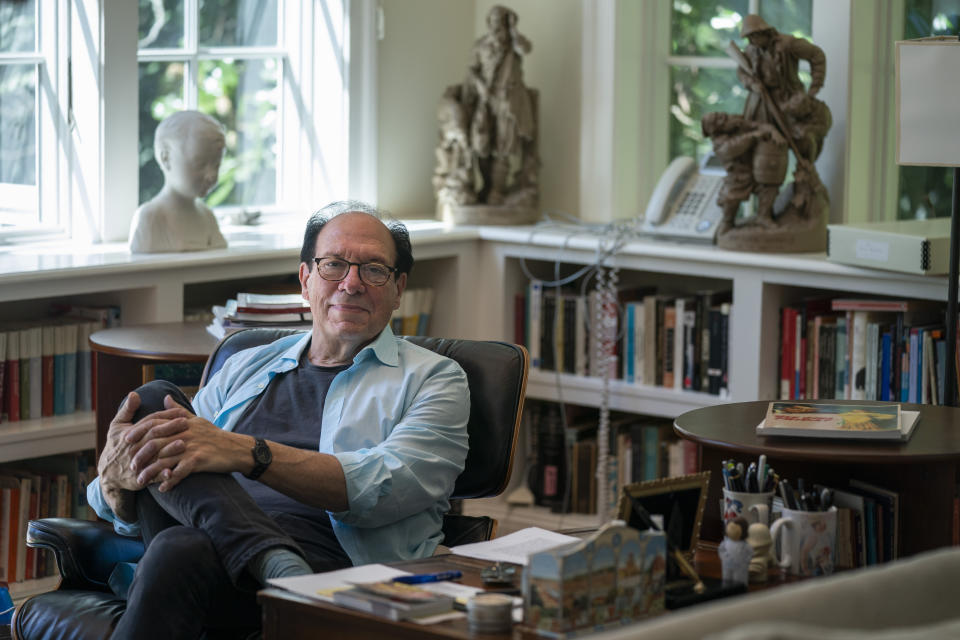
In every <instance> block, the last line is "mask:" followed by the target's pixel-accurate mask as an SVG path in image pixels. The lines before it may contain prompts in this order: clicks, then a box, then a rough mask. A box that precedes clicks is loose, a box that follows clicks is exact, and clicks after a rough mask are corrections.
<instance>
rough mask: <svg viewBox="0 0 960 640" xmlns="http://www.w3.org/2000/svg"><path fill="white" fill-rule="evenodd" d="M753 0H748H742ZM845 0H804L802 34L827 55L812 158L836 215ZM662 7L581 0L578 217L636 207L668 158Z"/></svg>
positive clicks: (841, 172) (607, 217) (627, 213)
mask: <svg viewBox="0 0 960 640" xmlns="http://www.w3.org/2000/svg"><path fill="white" fill-rule="evenodd" d="M755 4H756V0H751V6H755ZM854 4H855V3H853V1H852V0H813V6H812V9H813V24H812V34H811V35H812V37H813V41H814V43H816V44H817V45H818V46H819V47H820V48H822V49H823V50H824V53H825V54H826V57H827V77H826V82H825V84H824V87H823V89H822V90H821V91H820V93H819V95H818V97H819V98H820V99H821V100H824V101H825V102H826V103H827V104H828V105H829V106H830V110H831V113H832V116H833V126H832V127H831V129H830V132H829V133H828V134H827V143H826V145H825V147H824V150H823V152H822V153H821V155H820V158H819V159H818V160H817V170H818V172H819V174H820V178H821V179H822V180H823V182H824V184H825V185H826V187H827V190H828V193H829V194H830V201H831V206H830V210H831V213H830V220H831V221H841V220H843V219H844V209H845V203H846V201H847V200H848V197H847V194H846V185H847V176H846V174H847V158H848V156H849V150H848V148H849V141H848V140H847V114H848V109H849V82H848V79H849V76H850V71H849V69H850V66H851V64H850V53H849V43H850V38H851V31H852V28H851V25H852V24H853V22H852V11H853V5H854ZM859 4H862V3H859ZM878 4H879V3H878ZM671 10H672V3H670V2H657V1H655V0H651V1H648V2H633V1H632V0H598V1H597V2H585V3H583V32H582V42H583V56H582V65H583V66H582V68H583V74H582V77H583V78H584V87H583V92H582V96H581V128H582V129H581V130H582V138H581V189H580V217H581V219H583V220H584V221H587V222H609V221H611V220H614V219H618V218H620V219H622V218H632V217H635V216H637V215H641V214H642V213H643V210H644V208H645V206H646V202H647V199H648V198H649V197H650V194H651V193H652V192H653V188H654V186H655V185H656V183H657V180H658V178H659V177H660V174H661V173H662V172H663V170H664V169H665V168H666V166H667V164H669V161H670V160H671V158H669V127H668V126H667V125H668V118H669V108H670V86H669V82H670V65H671V57H670V55H669V53H670V51H669V48H670V12H671ZM688 60H689V59H688ZM611 96H612V99H611ZM587 138H589V140H587Z"/></svg>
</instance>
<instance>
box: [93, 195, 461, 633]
mask: <svg viewBox="0 0 960 640" xmlns="http://www.w3.org/2000/svg"><path fill="white" fill-rule="evenodd" d="M412 266H413V256H412V253H411V248H410V238H409V235H408V233H407V230H406V228H405V227H404V226H403V225H402V224H401V223H399V222H391V223H390V224H389V226H387V225H386V224H384V222H382V221H381V216H380V214H378V213H377V211H376V210H375V209H373V208H371V207H369V206H367V205H363V204H360V203H356V202H341V203H334V204H332V205H329V206H327V207H325V208H324V209H322V210H321V211H319V212H318V213H316V214H314V216H313V217H311V219H310V221H309V222H308V223H307V229H306V233H305V235H304V242H303V248H302V249H301V254H300V272H299V277H300V283H301V287H302V294H303V297H304V298H305V299H306V300H308V301H309V303H310V309H311V312H312V315H313V328H312V331H311V332H309V333H304V334H297V335H292V336H287V337H285V338H281V339H279V340H276V341H275V342H273V343H271V344H268V345H264V346H261V347H256V348H252V349H248V350H245V351H241V352H239V353H237V354H235V355H233V356H232V357H231V358H230V359H229V360H227V362H226V363H224V365H223V367H222V369H221V370H220V371H219V372H218V373H217V374H216V375H215V376H213V378H212V379H211V380H209V381H208V382H207V384H206V385H205V386H204V387H203V389H201V391H200V392H199V393H198V394H197V396H196V397H195V398H194V400H193V403H192V406H191V403H190V402H189V401H188V399H187V398H186V397H185V396H184V395H183V393H182V392H181V391H180V390H179V389H178V388H177V387H176V386H174V385H172V384H170V383H167V382H163V381H155V382H151V383H148V384H147V385H144V386H143V387H141V388H140V389H138V390H137V391H136V392H132V393H130V394H129V395H128V396H127V398H126V399H125V401H124V402H123V404H122V405H121V407H120V409H119V411H118V413H117V415H116V417H115V418H114V420H113V422H112V423H111V425H110V429H109V432H108V435H107V443H106V445H105V446H104V450H103V451H102V452H101V454H100V460H99V464H98V472H99V477H98V478H97V480H95V481H93V482H91V483H90V485H89V486H88V491H87V494H88V498H89V502H90V504H91V505H92V506H93V508H94V509H95V510H96V512H97V513H98V514H99V515H100V516H101V517H103V518H105V519H107V520H110V521H113V523H114V527H115V529H117V531H119V532H121V533H129V534H134V533H138V532H139V533H141V534H142V535H143V538H144V542H145V543H146V545H147V547H146V553H145V554H144V556H143V558H142V559H141V561H140V562H139V564H138V565H137V569H136V573H135V575H134V578H133V581H132V584H131V586H130V589H129V593H128V601H127V609H126V612H125V613H124V615H123V617H122V618H121V620H120V622H119V624H118V626H117V629H116V634H117V635H116V636H115V637H123V638H129V637H136V638H147V637H157V638H192V637H197V636H198V635H199V633H200V631H201V630H202V629H204V628H250V627H258V626H259V623H260V621H259V608H258V607H257V605H256V599H255V591H256V589H257V588H259V587H260V586H262V585H265V584H266V580H267V579H268V578H275V577H283V576H293V575H302V574H307V573H313V572H317V571H325V570H330V569H337V568H342V567H347V566H350V565H351V564H365V563H370V562H389V561H395V560H402V559H409V558H417V557H424V556H429V555H431V554H432V553H433V551H434V550H435V548H436V547H437V545H438V543H439V542H440V541H441V538H442V533H441V530H440V529H441V524H442V521H443V514H444V513H445V512H446V511H447V510H448V509H449V502H448V497H449V495H450V494H451V492H452V490H453V487H454V482H455V480H456V478H457V476H458V475H459V474H460V472H461V471H462V470H463V466H464V461H465V459H466V455H467V430H466V425H467V419H468V417H469V413H470V408H469V404H470V395H469V390H468V387H467V379H466V375H465V373H464V372H463V370H462V369H461V368H460V366H459V365H458V364H457V363H455V362H454V361H452V360H450V359H448V358H444V357H442V356H439V355H437V354H435V353H433V352H432V351H428V350H426V349H422V348H420V347H417V346H414V345H412V344H410V343H409V342H407V341H405V340H402V339H399V338H397V337H395V336H394V335H393V333H392V332H391V330H390V326H389V320H390V315H391V313H392V311H393V310H394V309H396V308H397V307H398V306H399V304H400V296H401V295H402V294H403V290H404V287H405V286H406V283H407V274H408V273H409V271H410V268H411V267H412Z"/></svg>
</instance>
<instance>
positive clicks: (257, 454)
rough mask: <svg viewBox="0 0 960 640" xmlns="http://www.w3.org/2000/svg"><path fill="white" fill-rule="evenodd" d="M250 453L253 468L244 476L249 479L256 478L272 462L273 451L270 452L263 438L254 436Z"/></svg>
mask: <svg viewBox="0 0 960 640" xmlns="http://www.w3.org/2000/svg"><path fill="white" fill-rule="evenodd" d="M250 453H251V454H253V469H252V470H251V471H250V473H248V474H246V476H247V477H248V478H250V479H251V480H256V479H257V478H259V477H260V476H262V475H263V472H264V471H266V470H267V467H269V466H270V463H271V462H273V453H271V452H270V447H269V446H268V445H267V441H266V440H264V439H263V438H254V442H253V449H251V450H250Z"/></svg>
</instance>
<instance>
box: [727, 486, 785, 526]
mask: <svg viewBox="0 0 960 640" xmlns="http://www.w3.org/2000/svg"><path fill="white" fill-rule="evenodd" d="M772 506H773V491H764V492H763V493H751V492H748V491H730V490H729V489H727V488H726V487H724V489H723V498H721V499H720V513H721V514H723V525H724V527H726V525H727V523H728V522H730V521H731V520H733V519H734V518H736V517H737V516H743V517H744V518H746V519H747V522H749V523H750V524H753V523H755V522H762V523H763V524H770V510H771V507H772Z"/></svg>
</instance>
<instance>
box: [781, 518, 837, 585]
mask: <svg viewBox="0 0 960 640" xmlns="http://www.w3.org/2000/svg"><path fill="white" fill-rule="evenodd" d="M781 534H782V539H781V540H779V545H778V544H777V542H778V536H780V535H781ZM770 537H771V538H772V539H773V544H774V548H775V549H779V550H780V552H779V555H780V557H779V558H778V559H777V561H778V562H779V564H780V567H781V568H783V569H786V570H787V571H788V572H789V573H791V574H793V575H795V576H820V575H830V574H831V573H833V561H834V557H835V551H836V546H837V508H836V507H830V508H829V509H828V510H827V511H794V510H793V509H784V510H783V517H781V518H779V519H778V520H777V521H776V522H774V523H773V525H771V526H770Z"/></svg>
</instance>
